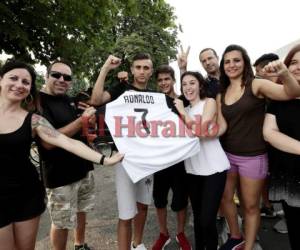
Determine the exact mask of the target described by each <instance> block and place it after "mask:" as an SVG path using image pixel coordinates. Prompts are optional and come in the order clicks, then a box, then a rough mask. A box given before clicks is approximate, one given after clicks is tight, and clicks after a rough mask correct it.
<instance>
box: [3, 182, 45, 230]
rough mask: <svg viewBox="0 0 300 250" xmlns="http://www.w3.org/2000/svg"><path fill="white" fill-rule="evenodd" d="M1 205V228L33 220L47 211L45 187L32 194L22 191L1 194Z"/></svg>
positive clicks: (36, 189)
mask: <svg viewBox="0 0 300 250" xmlns="http://www.w3.org/2000/svg"><path fill="white" fill-rule="evenodd" d="M0 204H1V205H0V228H1V227H5V226H7V225H9V224H11V223H14V222H21V221H25V220H30V219H33V218H35V217H37V216H39V215H41V214H42V213H43V212H44V211H45V209H46V203H45V190H44V187H43V186H42V185H39V186H36V188H35V189H34V190H31V192H24V190H20V192H14V194H10V195H1V194H0Z"/></svg>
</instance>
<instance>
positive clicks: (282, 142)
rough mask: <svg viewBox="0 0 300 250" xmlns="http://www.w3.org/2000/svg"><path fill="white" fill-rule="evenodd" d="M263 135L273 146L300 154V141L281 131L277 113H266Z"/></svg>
mask: <svg viewBox="0 0 300 250" xmlns="http://www.w3.org/2000/svg"><path fill="white" fill-rule="evenodd" d="M263 135H264V139H265V140H266V141H267V142H269V143H270V144H271V145H272V146H273V147H275V148H277V149H279V150H281V151H284V152H287V153H291V154H297V155H300V141H298V140H296V139H294V138H292V137H290V136H287V135H285V134H283V133H282V132H280V131H279V128H278V126H277V122H276V116H275V115H273V114H270V113H267V114H266V116H265V121H264V126H263Z"/></svg>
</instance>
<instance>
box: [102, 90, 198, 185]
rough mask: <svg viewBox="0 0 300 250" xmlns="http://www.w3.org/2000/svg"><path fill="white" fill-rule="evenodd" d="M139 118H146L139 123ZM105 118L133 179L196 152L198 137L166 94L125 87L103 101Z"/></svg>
mask: <svg viewBox="0 0 300 250" xmlns="http://www.w3.org/2000/svg"><path fill="white" fill-rule="evenodd" d="M142 120H144V121H146V122H147V126H144V125H146V124H144V125H143V124H142V122H141V121H142ZM105 122H106V124H107V126H108V128H109V130H110V133H111V135H112V137H113V139H114V142H115V144H116V146H117V148H118V150H119V152H121V153H124V154H125V157H124V159H123V161H122V164H123V166H124V168H125V170H126V171H127V173H128V175H129V176H130V178H131V179H132V181H133V182H137V181H139V180H141V179H143V178H144V177H146V176H149V175H151V174H153V173H155V172H157V171H160V170H162V169H165V168H167V167H169V166H172V165H174V164H176V163H178V162H180V161H183V160H184V159H186V158H188V157H191V156H193V155H195V154H196V153H197V152H198V151H199V150H200V146H199V140H198V138H195V137H189V136H188V135H186V134H185V133H183V132H182V131H185V129H186V127H185V125H184V124H183V122H182V121H181V120H180V118H179V117H178V115H176V114H175V113H174V112H172V110H171V109H170V107H168V104H167V101H166V96H165V94H161V93H152V92H137V91H126V92H124V93H123V94H122V95H120V96H119V97H118V98H117V99H116V100H115V101H113V102H110V103H108V104H107V105H106V111H105Z"/></svg>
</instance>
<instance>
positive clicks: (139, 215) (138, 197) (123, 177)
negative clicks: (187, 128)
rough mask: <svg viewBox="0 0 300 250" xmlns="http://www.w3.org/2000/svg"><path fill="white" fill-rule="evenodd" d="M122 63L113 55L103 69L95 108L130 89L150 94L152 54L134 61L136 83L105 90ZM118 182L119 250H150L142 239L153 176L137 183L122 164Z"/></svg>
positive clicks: (136, 58) (118, 84) (140, 56)
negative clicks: (113, 71) (149, 82)
mask: <svg viewBox="0 0 300 250" xmlns="http://www.w3.org/2000/svg"><path fill="white" fill-rule="evenodd" d="M120 64H121V59H119V58H117V57H115V56H112V55H110V56H109V57H108V59H107V60H106V62H105V63H104V65H103V66H102V68H101V71H100V74H99V76H98V79H97V81H96V84H95V86H94V89H93V93H92V98H91V103H92V104H93V105H101V104H104V103H107V102H110V101H113V100H115V99H117V98H118V97H119V96H120V95H122V94H123V93H124V92H125V91H126V90H133V91H148V90H147V84H148V81H149V79H150V77H151V75H152V71H153V69H152V68H153V66H152V60H151V58H150V56H149V55H148V54H138V55H136V56H135V57H134V58H133V62H132V65H131V73H132V75H133V83H132V84H128V83H126V82H118V83H117V84H116V85H114V86H112V87H111V88H110V89H109V90H108V91H104V82H105V78H106V76H107V74H108V72H109V71H110V70H112V69H115V68H117V67H118V66H119V65H120ZM137 154H138V152H137ZM115 182H116V190H117V199H118V210H119V222H118V248H119V250H128V249H136V250H146V247H145V246H144V244H143V243H142V238H143V231H144V225H145V221H146V217H147V210H148V205H149V204H150V203H151V199H152V186H153V181H152V176H149V177H146V178H144V179H142V180H140V181H139V182H137V183H133V182H132V180H131V179H130V178H129V176H128V174H127V173H126V171H125V169H124V167H123V166H122V164H120V165H119V166H118V167H116V181H115ZM132 219H134V229H133V241H132V243H131V244H130V241H131V238H132V235H131V227H132V225H131V224H132Z"/></svg>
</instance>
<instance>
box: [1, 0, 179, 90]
mask: <svg viewBox="0 0 300 250" xmlns="http://www.w3.org/2000/svg"><path fill="white" fill-rule="evenodd" d="M0 16H1V17H0V29H1V34H2V39H1V40H0V48H1V49H2V51H0V52H3V51H4V52H5V53H7V54H12V55H14V56H15V57H17V58H20V59H22V60H24V61H27V62H30V63H41V64H44V65H47V64H49V62H51V61H53V60H54V59H57V58H59V57H62V58H66V59H67V60H69V61H70V62H72V63H73V64H74V73H75V74H76V78H77V79H82V80H80V81H79V82H94V81H95V79H96V77H97V74H98V71H99V69H100V67H101V65H102V64H103V63H104V61H105V60H106V58H107V56H108V55H109V54H111V53H116V54H117V55H119V56H120V57H122V58H123V59H124V62H125V63H124V64H123V65H122V69H123V70H129V62H128V60H130V58H132V56H133V55H134V54H135V53H136V52H138V51H145V52H148V53H150V54H151V55H152V57H153V59H154V65H158V64H161V63H167V62H168V61H169V60H170V59H172V58H175V54H176V50H175V49H176V47H177V45H178V40H177V30H178V28H177V26H176V25H175V16H174V10H173V8H172V7H171V6H169V5H168V4H167V3H165V1H163V0H139V1H134V0H3V1H1V3H0ZM79 85H80V86H81V87H82V86H85V84H79ZM75 86H76V85H75ZM75 86H74V88H75ZM76 88H77V87H76Z"/></svg>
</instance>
